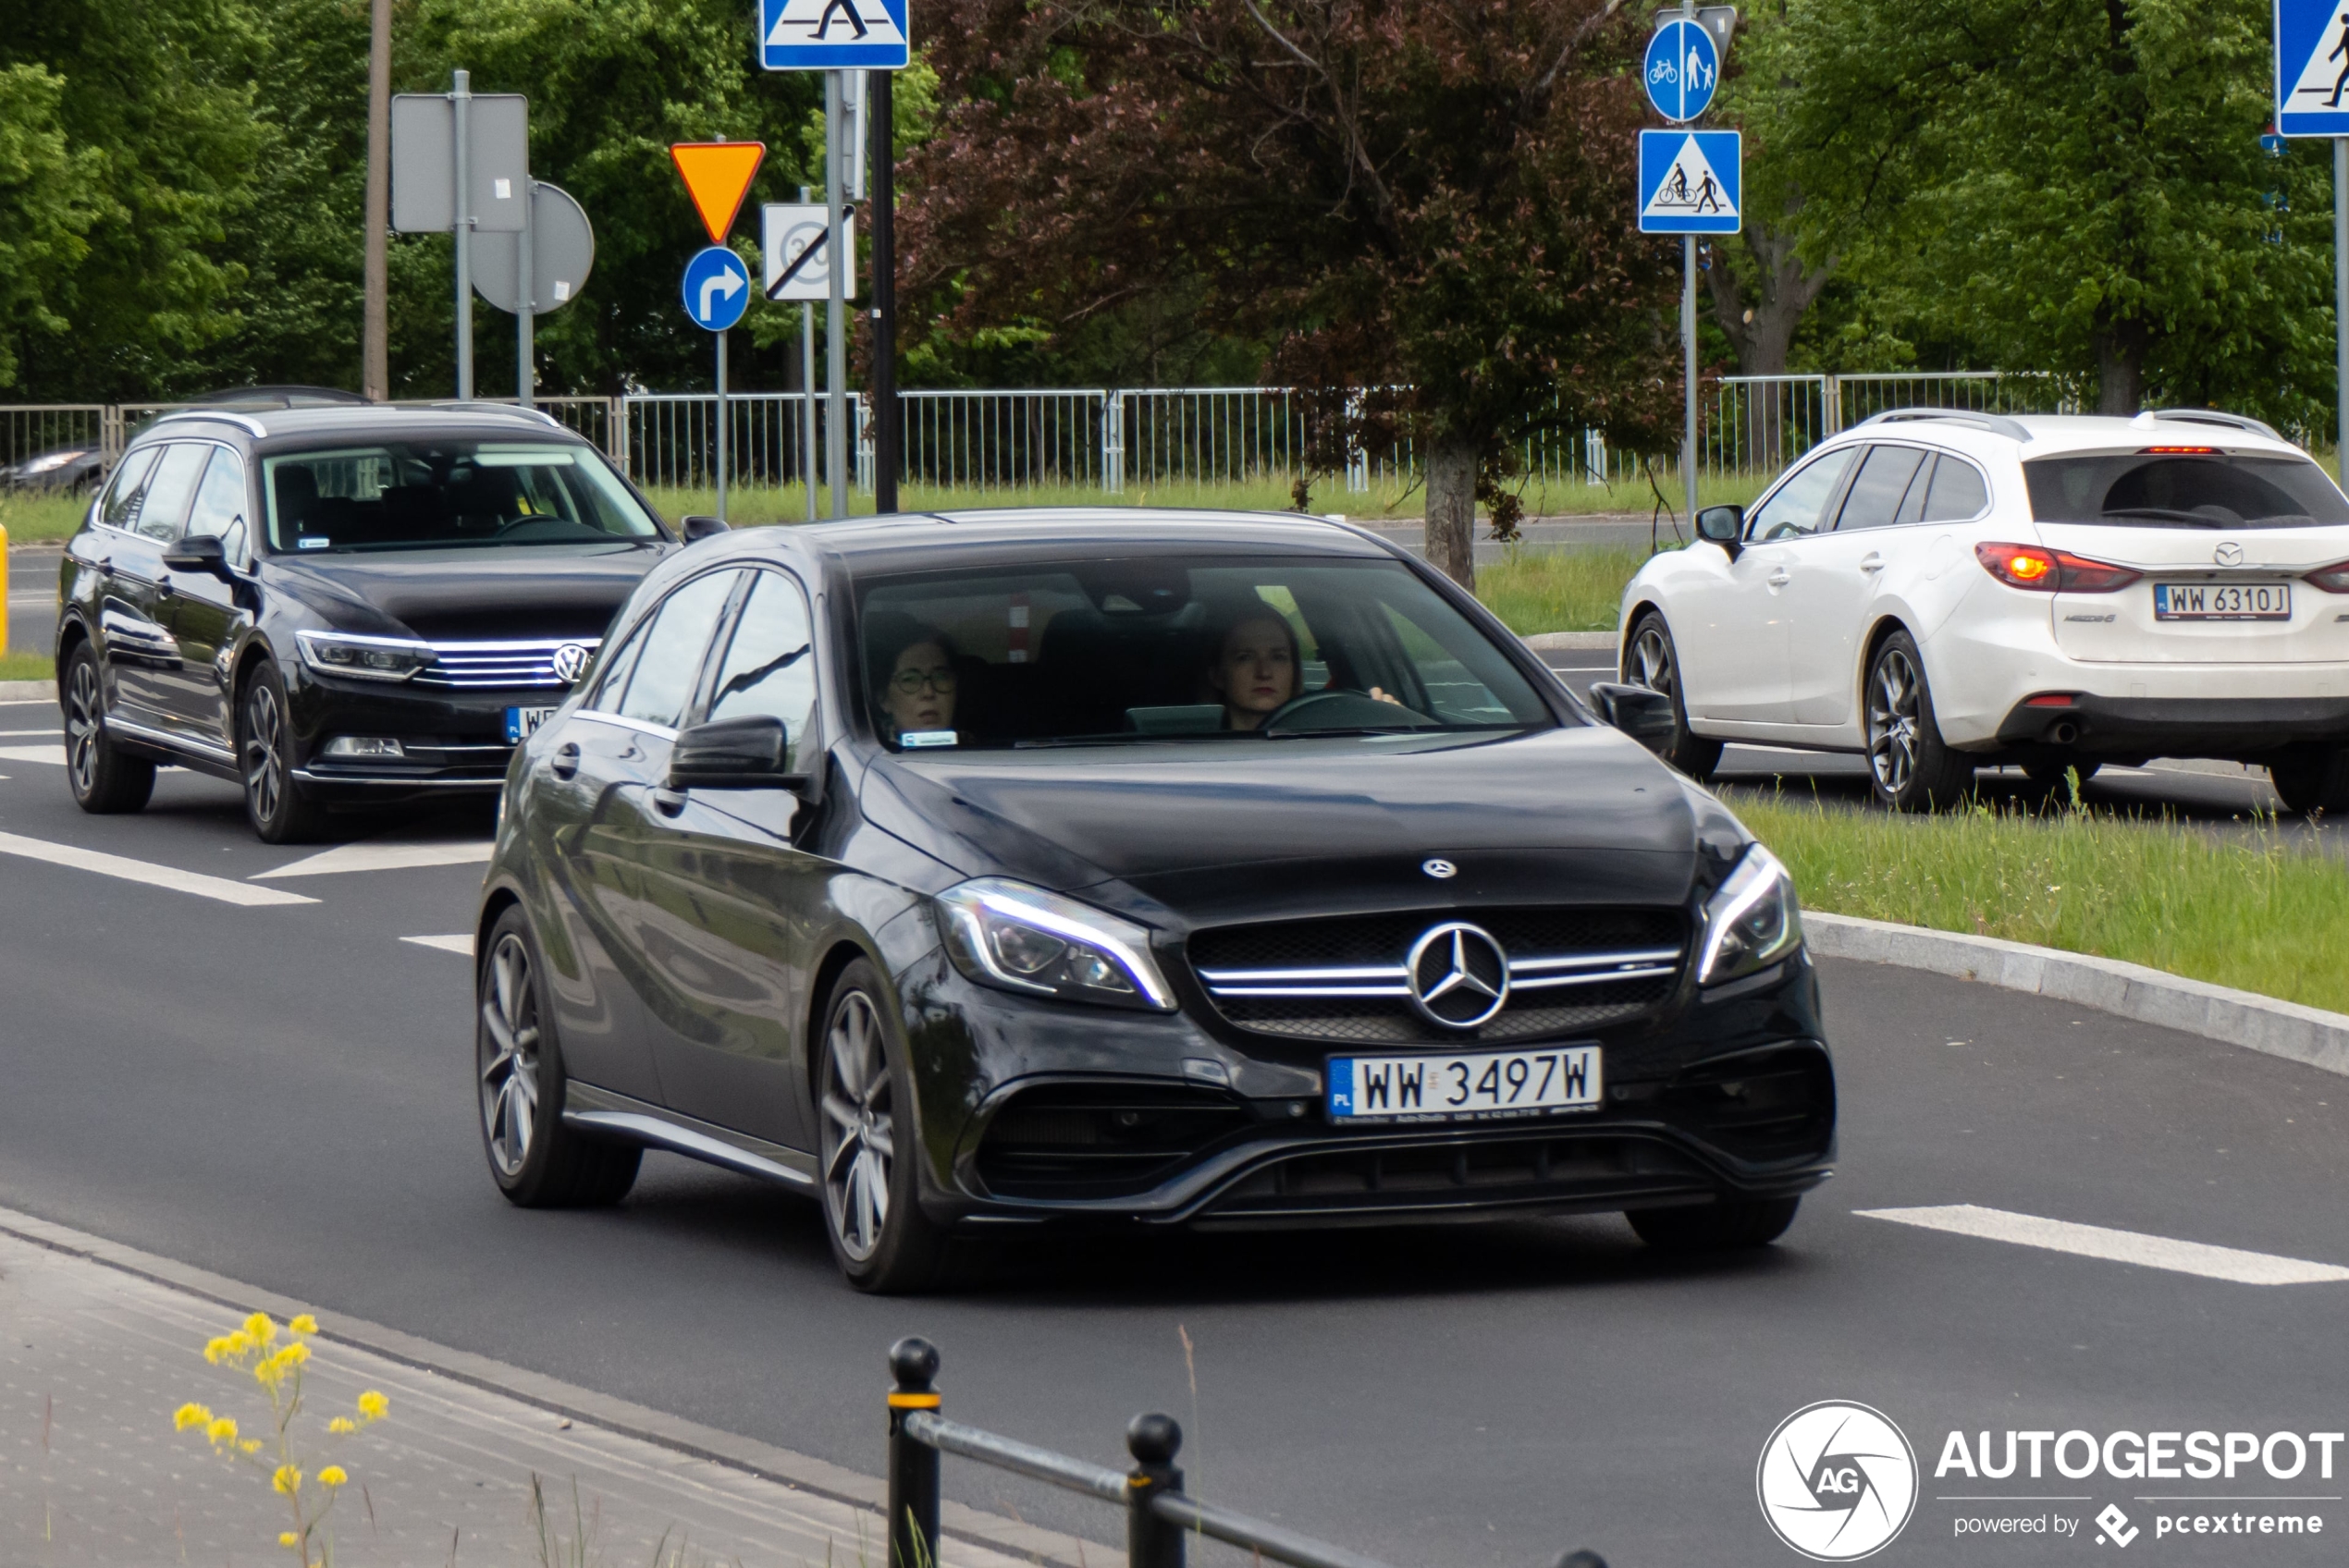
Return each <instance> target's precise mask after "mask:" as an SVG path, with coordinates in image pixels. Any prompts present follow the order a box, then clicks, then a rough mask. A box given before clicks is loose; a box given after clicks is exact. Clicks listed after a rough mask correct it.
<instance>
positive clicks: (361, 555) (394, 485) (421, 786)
mask: <svg viewBox="0 0 2349 1568" xmlns="http://www.w3.org/2000/svg"><path fill="white" fill-rule="evenodd" d="M675 545H676V540H675V538H674V536H672V535H671V534H670V532H669V530H668V529H667V528H666V526H665V525H664V524H663V523H662V522H661V521H660V520H659V518H658V516H656V515H655V513H654V512H653V509H652V508H650V507H649V506H647V505H646V502H645V500H644V498H643V497H642V496H639V495H638V494H637V493H636V491H635V490H634V489H633V488H632V487H631V486H630V485H629V484H628V482H627V481H626V480H625V479H623V478H621V475H620V474H619V473H618V472H616V471H615V470H614V469H613V468H612V466H611V465H610V464H609V463H608V462H607V461H605V460H604V457H603V454H602V453H600V452H598V451H597V450H596V448H595V447H592V446H590V445H589V444H588V443H586V442H585V441H584V440H582V439H580V438H579V437H578V436H576V435H573V434H572V433H571V432H570V431H568V430H565V429H563V428H562V427H561V426H560V425H559V424H557V423H555V422H554V421H552V420H551V419H548V418H547V417H546V416H544V415H540V414H533V413H528V412H525V411H523V410H518V409H501V408H498V407H497V406H496V405H489V404H460V405H448V406H443V407H438V408H422V409H387V408H380V407H370V406H367V405H363V404H362V405H358V406H352V407H320V408H307V407H297V408H287V409H264V408H260V407H253V408H241V409H203V410H189V411H187V412H183V413H176V414H167V415H166V416H165V417H164V418H162V419H161V420H158V421H157V422H155V423H154V424H153V425H151V426H149V427H148V428H147V429H146V430H145V431H144V432H142V433H141V435H140V436H139V437H138V439H136V440H134V441H133V442H132V443H131V444H130V445H129V447H128V448H127V449H126V450H125V451H124V452H123V455H122V458H121V460H120V461H119V462H117V464H116V465H115V470H114V473H113V476H112V477H111V479H110V480H109V481H108V483H107V484H106V487H105V491H104V492H103V493H102V494H101V495H100V496H98V497H97V498H96V499H95V500H93V501H92V504H91V508H90V513H89V516H88V517H87V518H86V519H85V520H84V521H83V523H82V526H81V530H80V533H77V534H75V536H74V538H73V540H72V542H71V543H70V544H69V545H68V546H67V550H66V561H65V568H64V570H63V571H61V572H60V573H59V575H58V617H57V649H56V653H57V694H58V701H59V702H60V704H62V705H63V707H64V709H65V726H66V750H67V762H68V768H67V775H68V780H69V782H70V783H71V786H72V789H73V796H74V799H75V800H76V801H78V802H80V804H81V806H82V808H83V809H84V810H87V811H92V812H122V811H137V810H139V809H140V808H141V806H143V805H145V804H146V802H147V797H148V794H149V792H150V791H151V790H153V788H154V770H155V767H156V766H157V765H158V764H164V763H171V764H177V765H178V766H182V767H189V768H193V769H196V770H197V771H199V772H203V773H210V774H215V775H216V776H218V777H220V778H227V779H229V780H232V781H234V782H236V783H239V784H241V785H242V786H243V787H244V791H245V806H246V813H247V815H249V816H250V817H251V818H252V826H253V828H254V830H255V831H256V832H258V833H259V834H260V835H261V837H262V838H264V839H267V840H268V841H270V842H271V843H284V842H290V841H295V840H299V839H305V838H309V837H312V836H314V835H315V834H316V833H317V832H318V831H319V830H320V829H321V827H323V825H324V821H325V814H326V812H327V810H328V809H330V808H332V807H336V806H365V805H370V804H387V803H390V802H395V801H400V800H407V799H412V798H414V797H418V796H424V795H436V794H449V793H467V792H471V793H477V794H494V793H495V792H496V791H497V790H498V786H499V785H500V783H501V782H502V781H503V780H504V778H505V776H506V763H507V760H508V758H509V757H510V756H511V754H512V753H513V748H514V744H515V742H516V741H519V740H521V739H522V737H523V736H524V735H526V734H528V733H529V731H530V729H531V728H532V727H533V726H534V725H535V724H536V723H538V721H539V720H540V719H542V718H543V717H546V716H547V714H549V713H551V712H553V711H554V709H555V707H556V705H557V704H560V702H561V701H562V698H563V695H564V693H565V692H567V691H569V689H570V687H571V684H572V681H573V680H576V679H577V678H578V676H579V674H580V672H581V670H583V669H584V668H585V667H586V665H587V663H588V661H589V659H590V658H591V657H592V656H593V655H594V654H595V651H596V646H597V644H598V643H599V642H600V640H601V638H602V636H603V632H604V628H605V626H606V625H607V624H608V623H609V621H610V620H611V618H612V612H613V611H614V610H616V609H617V608H619V606H621V603H622V602H623V601H624V600H625V599H626V598H627V597H628V594H629V593H630V591H631V590H632V589H633V588H634V587H635V585H636V583H637V582H638V580H639V579H641V578H642V577H643V576H644V575H645V573H646V571H647V570H651V568H652V566H653V564H654V563H655V562H656V561H658V560H659V559H660V558H661V557H662V556H664V555H666V554H667V553H669V552H670V550H671V549H673V548H674V547H675Z"/></svg>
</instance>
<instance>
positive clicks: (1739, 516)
mask: <svg viewBox="0 0 2349 1568" xmlns="http://www.w3.org/2000/svg"><path fill="white" fill-rule="evenodd" d="M1696 536H1697V537H1698V538H1700V539H1703V540H1706V541H1708V542H1709V543H1712V544H1715V545H1720V546H1721V548H1723V549H1725V550H1727V551H1728V552H1729V554H1730V555H1732V556H1734V555H1736V554H1737V553H1738V547H1739V545H1740V544H1741V543H1742V542H1743V541H1744V538H1745V508H1743V507H1707V508H1704V509H1703V511H1701V512H1699V513H1697V514H1696Z"/></svg>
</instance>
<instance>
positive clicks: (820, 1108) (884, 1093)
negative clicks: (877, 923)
mask: <svg viewBox="0 0 2349 1568" xmlns="http://www.w3.org/2000/svg"><path fill="white" fill-rule="evenodd" d="M823 1018H824V1029H823V1033H822V1035H820V1036H819V1037H818V1046H817V1049H818V1054H819V1060H818V1063H817V1068H816V1074H817V1092H816V1099H817V1103H816V1114H817V1117H818V1122H819V1126H820V1132H819V1133H818V1139H817V1152H818V1168H817V1180H818V1182H819V1183H820V1184H821V1188H822V1194H823V1205H824V1235H825V1237H826V1238H827V1239H828V1240H830V1243H831V1247H832V1257H833V1259H834V1260H835V1261H836V1262H838V1263H839V1265H840V1271H841V1272H842V1274H844V1275H846V1276H847V1278H848V1282H849V1283H850V1284H852V1285H854V1286H855V1287H856V1288H857V1289H858V1290H860V1291H870V1292H874V1293H876V1294H880V1295H895V1294H903V1293H905V1292H916V1291H924V1290H928V1289H929V1288H931V1287H932V1286H934V1285H936V1284H937V1283H938V1282H939V1281H940V1280H941V1278H942V1277H943V1275H944V1273H945V1266H946V1243H947V1235H946V1231H945V1230H944V1229H943V1228H942V1227H941V1226H940V1225H939V1224H938V1223H937V1222H936V1221H934V1220H932V1219H930V1218H929V1215H927V1214H925V1213H923V1212H922V1207H921V1201H920V1200H921V1181H920V1164H921V1157H920V1150H919V1147H918V1140H917V1137H916V1132H915V1119H914V1115H913V1074H912V1072H910V1071H909V1064H908V1062H907V1060H906V1055H905V1047H904V1040H903V1039H902V1038H901V1037H900V1033H899V1031H898V1029H897V1028H896V1027H895V1026H894V1025H893V1024H892V1023H891V1022H890V1007H889V1002H888V993H887V992H886V991H885V990H884V989H883V988H882V986H881V983H880V974H879V972H878V971H877V970H875V969H874V968H873V966H872V964H871V963H869V962H867V961H866V960H864V959H858V960H856V961H855V962H853V963H851V964H850V965H849V966H848V967H847V968H846V969H844V970H842V971H841V975H840V978H839V979H838V980H836V981H834V982H833V984H832V992H831V996H830V999H828V1000H827V1001H826V1002H825V1004H824V1012H823Z"/></svg>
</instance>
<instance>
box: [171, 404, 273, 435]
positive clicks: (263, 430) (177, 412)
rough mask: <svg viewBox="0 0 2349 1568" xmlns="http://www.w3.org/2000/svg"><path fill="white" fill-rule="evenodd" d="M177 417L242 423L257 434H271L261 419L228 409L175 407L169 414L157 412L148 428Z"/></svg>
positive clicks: (223, 422) (222, 422)
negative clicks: (233, 412) (234, 412)
mask: <svg viewBox="0 0 2349 1568" xmlns="http://www.w3.org/2000/svg"><path fill="white" fill-rule="evenodd" d="M176 419H208V420H212V421H214V422H215V423H220V424H236V425H242V426H243V427H244V428H245V429H246V430H249V431H251V432H252V434H253V435H268V434H269V427H268V426H267V425H265V424H264V423H261V422H260V421H259V420H257V419H254V418H252V416H251V415H249V414H232V413H230V412H228V410H226V409H174V410H172V411H171V412H169V413H167V414H157V415H156V416H155V417H154V423H151V424H150V425H149V426H148V428H149V429H151V430H152V429H153V428H154V425H157V424H169V423H171V422H172V421H173V420H176Z"/></svg>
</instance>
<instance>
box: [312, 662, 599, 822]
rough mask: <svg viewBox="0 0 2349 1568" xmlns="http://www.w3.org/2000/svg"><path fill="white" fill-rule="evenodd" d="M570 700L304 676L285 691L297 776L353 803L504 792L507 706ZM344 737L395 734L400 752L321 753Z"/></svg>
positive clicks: (530, 692) (542, 692) (317, 791)
mask: <svg viewBox="0 0 2349 1568" xmlns="http://www.w3.org/2000/svg"><path fill="white" fill-rule="evenodd" d="M569 694H570V693H569V692H568V691H566V690H548V689H546V688H543V687H539V688H523V689H517V690H512V691H497V690H485V691H450V690H448V689H445V688H442V689H434V688H429V687H420V686H412V685H407V684H398V685H394V684H387V683H386V684H375V683H369V682H363V681H356V680H322V679H320V678H319V677H317V676H315V675H314V674H311V673H309V672H307V671H305V672H304V677H303V679H302V680H301V683H300V684H299V685H298V686H296V687H294V688H292V689H289V691H288V692H287V705H288V707H289V717H291V719H292V724H293V729H294V735H295V746H296V755H298V756H299V757H300V758H301V766H299V767H297V768H296V769H295V770H294V775H293V776H294V778H296V779H298V780H300V781H301V784H302V786H303V787H304V789H306V790H309V791H311V792H312V793H313V794H314V795H316V796H318V797H319V798H321V799H323V800H328V801H342V802H349V803H351V804H366V803H389V802H394V801H397V800H400V799H402V798H405V797H410V796H415V797H427V796H444V795H452V794H454V795H467V794H476V795H493V794H495V793H497V792H498V790H500V789H501V788H503V787H504V784H505V781H506V768H507V766H508V764H510V762H511V761H512V760H513V753H514V747H513V744H512V743H511V742H510V741H508V740H507V739H506V714H507V710H508V709H510V708H537V707H543V708H551V707H556V706H559V705H560V704H561V703H562V701H563V699H564V698H565V697H567V696H568V695H569ZM345 735H350V736H385V737H389V738H391V739H393V740H396V741H399V742H400V749H401V752H402V753H403V754H402V755H401V756H400V757H397V758H391V757H363V758H351V759H349V760H344V759H341V758H336V757H328V756H326V755H325V754H324V753H325V750H326V744H327V742H328V741H332V740H334V739H335V738H336V737H338V736H345Z"/></svg>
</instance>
